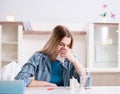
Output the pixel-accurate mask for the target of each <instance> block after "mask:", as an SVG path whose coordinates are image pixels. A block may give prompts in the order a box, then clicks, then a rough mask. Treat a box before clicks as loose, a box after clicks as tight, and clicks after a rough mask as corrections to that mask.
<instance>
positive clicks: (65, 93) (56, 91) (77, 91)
mask: <svg viewBox="0 0 120 94" xmlns="http://www.w3.org/2000/svg"><path fill="white" fill-rule="evenodd" d="M25 94H120V86H92V87H90V88H88V89H83V88H82V89H81V88H80V87H77V88H71V87H56V88H53V87H29V88H26V90H25Z"/></svg>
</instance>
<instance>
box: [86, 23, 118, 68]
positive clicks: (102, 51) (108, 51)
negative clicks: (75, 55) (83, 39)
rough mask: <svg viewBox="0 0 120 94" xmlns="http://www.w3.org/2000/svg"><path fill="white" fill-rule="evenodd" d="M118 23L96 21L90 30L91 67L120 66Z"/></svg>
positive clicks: (89, 62)
mask: <svg viewBox="0 0 120 94" xmlns="http://www.w3.org/2000/svg"><path fill="white" fill-rule="evenodd" d="M118 29H119V25H118V24H117V23H94V24H92V25H91V26H90V31H89V53H88V55H89V56H88V57H89V59H88V60H89V61H88V64H89V67H91V68H117V67H118V51H119V50H118V48H119V47H118V45H119V44H118V39H119V34H118Z"/></svg>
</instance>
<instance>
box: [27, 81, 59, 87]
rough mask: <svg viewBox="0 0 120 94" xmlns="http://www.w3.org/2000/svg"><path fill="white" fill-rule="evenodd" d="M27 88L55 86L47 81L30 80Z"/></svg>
mask: <svg viewBox="0 0 120 94" xmlns="http://www.w3.org/2000/svg"><path fill="white" fill-rule="evenodd" d="M29 87H57V85H56V84H53V83H50V82H47V81H38V80H32V82H31V83H30V85H29Z"/></svg>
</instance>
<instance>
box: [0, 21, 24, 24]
mask: <svg viewBox="0 0 120 94" xmlns="http://www.w3.org/2000/svg"><path fill="white" fill-rule="evenodd" d="M4 24H5V25H6V24H10V25H12V24H13V25H15V24H16V25H23V22H10V21H0V25H4Z"/></svg>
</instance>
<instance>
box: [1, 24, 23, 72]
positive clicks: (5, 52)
mask: <svg viewBox="0 0 120 94" xmlns="http://www.w3.org/2000/svg"><path fill="white" fill-rule="evenodd" d="M22 33H23V25H22V22H0V70H1V69H2V67H3V66H4V65H6V64H8V63H10V62H11V61H15V62H17V63H20V61H21V43H22Z"/></svg>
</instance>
